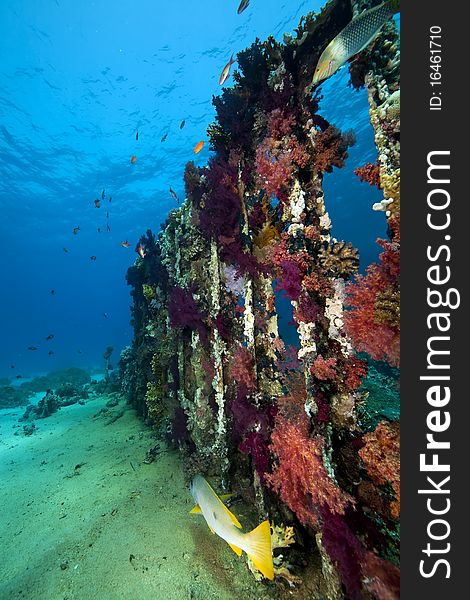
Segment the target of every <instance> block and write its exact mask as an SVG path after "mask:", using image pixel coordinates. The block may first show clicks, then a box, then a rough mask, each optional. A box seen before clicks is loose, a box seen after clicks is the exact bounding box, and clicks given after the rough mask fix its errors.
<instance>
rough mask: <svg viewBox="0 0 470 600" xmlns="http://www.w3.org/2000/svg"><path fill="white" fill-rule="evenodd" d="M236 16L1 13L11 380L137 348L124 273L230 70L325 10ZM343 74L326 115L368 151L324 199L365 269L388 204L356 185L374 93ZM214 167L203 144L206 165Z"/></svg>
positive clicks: (334, 179) (189, 8) (205, 2)
mask: <svg viewBox="0 0 470 600" xmlns="http://www.w3.org/2000/svg"><path fill="white" fill-rule="evenodd" d="M238 4H239V2H238V0H230V1H227V2H220V0H201V1H200V2H197V3H196V2H188V1H182V0H175V1H172V2H155V1H154V0H142V1H140V2H139V3H124V2H115V1H113V2H111V0H95V1H91V0H80V2H76V1H74V0H41V1H38V0H15V2H9V3H7V2H2V3H1V4H0V65H1V68H0V211H1V213H0V214H1V220H0V252H1V257H2V259H1V263H0V280H1V283H2V285H1V289H2V293H1V295H0V319H1V322H0V327H1V333H2V344H1V345H0V377H4V376H11V375H12V374H13V373H14V374H18V373H20V374H23V375H24V376H27V375H31V374H36V373H40V372H45V371H49V370H52V369H60V368H64V367H68V366H71V365H75V366H79V367H85V368H96V367H98V366H99V365H101V364H102V362H103V360H102V354H103V351H104V350H105V348H106V346H108V345H112V346H114V348H115V353H116V354H117V353H118V352H119V350H120V349H121V348H122V347H123V346H125V345H126V344H128V343H129V342H130V341H131V338H132V330H131V327H130V325H129V318H130V314H129V305H130V296H129V288H127V286H126V283H125V279H124V276H125V272H126V270H127V268H128V267H129V266H130V265H131V264H132V263H133V262H134V260H135V253H134V246H135V244H136V242H137V241H138V239H139V237H140V235H141V234H142V233H144V232H145V230H146V229H147V228H149V227H150V228H152V230H154V231H158V229H159V225H160V223H161V222H163V221H164V220H165V218H166V215H167V214H168V211H169V210H170V209H171V208H172V207H174V206H175V201H174V200H173V198H172V196H171V195H170V193H169V187H170V186H171V187H172V188H173V189H174V190H175V192H176V193H177V195H178V196H179V197H180V198H184V187H183V179H182V175H183V170H184V165H185V163H186V162H187V161H188V160H193V159H194V158H195V157H194V154H193V148H194V145H195V144H196V142H198V141H199V140H202V139H205V137H206V133H205V132H206V127H207V125H208V124H209V123H210V122H211V121H212V120H213V117H214V110H213V107H212V103H211V99H212V95H214V94H218V93H219V92H220V86H219V83H218V80H219V76H220V72H221V70H222V68H223V66H224V65H225V63H226V62H227V61H228V59H229V58H230V55H231V54H232V52H235V53H236V52H237V51H239V50H242V49H244V48H245V47H246V46H248V45H250V44H251V43H252V42H253V41H254V40H255V38H256V37H259V38H260V39H262V40H264V39H266V37H267V36H268V35H273V36H274V37H275V38H276V39H282V36H283V33H284V32H290V31H292V30H293V29H294V28H295V27H296V26H297V25H298V22H299V19H300V17H301V16H302V15H303V14H306V13H307V12H308V11H310V10H315V9H319V8H320V7H321V5H322V4H323V2H319V1H318V0H309V1H307V0H304V1H291V0H289V1H285V2H279V3H277V2H276V3H273V2H272V1H271V0H252V2H251V3H250V6H249V7H248V8H247V10H246V11H244V12H243V13H242V14H241V15H237V12H236V9H237V7H238ZM234 67H236V65H234ZM344 78H347V71H346V69H343V70H341V71H340V72H339V73H337V74H336V75H335V76H334V77H332V78H331V79H330V80H329V81H327V82H326V83H325V84H324V86H323V89H322V91H323V96H324V98H323V100H322V104H321V107H322V111H321V112H322V114H323V115H324V116H325V117H326V118H327V119H329V120H331V121H332V122H333V123H334V124H336V125H337V126H339V127H340V128H342V129H346V130H347V129H353V130H354V131H355V133H356V135H357V143H356V145H355V146H354V147H353V148H352V149H351V151H350V157H349V159H348V162H347V166H346V168H344V169H343V170H335V171H334V173H333V174H331V175H327V176H326V180H325V194H326V203H327V207H328V210H329V211H330V214H331V217H332V220H333V224H334V227H333V234H334V235H335V236H336V237H337V238H339V239H346V240H348V241H351V242H353V244H354V245H356V246H357V247H358V248H359V249H360V252H361V268H362V270H363V269H364V268H365V266H366V265H367V264H369V263H370V262H372V261H373V260H375V259H376V258H377V255H378V252H379V247H378V246H377V245H376V244H375V239H376V237H378V236H383V235H384V232H385V224H384V221H385V220H384V219H383V215H381V214H377V213H374V212H373V211H372V210H371V206H372V204H373V203H374V202H376V201H378V200H380V198H381V195H380V193H379V192H378V191H377V190H375V189H372V188H370V187H369V186H368V185H367V184H361V183H360V182H359V180H358V179H357V178H356V176H355V175H354V174H353V170H354V169H355V168H356V167H358V166H361V165H363V164H364V163H366V162H368V161H372V162H373V161H374V160H375V158H376V149H375V147H374V144H373V134H372V128H371V126H370V124H369V116H368V106H367V99H366V94H365V92H364V91H362V92H355V91H353V90H352V89H350V88H349V90H348V89H347V88H345V87H344V85H343V83H344ZM231 82H232V80H231V79H229V80H228V81H227V85H231ZM345 89H346V90H347V91H346V92H345ZM339 90H341V92H339ZM182 120H185V126H184V128H182V129H180V123H181V121H182ZM137 131H138V132H139V139H138V140H136V132H137ZM165 135H166V139H165V140H164V141H161V140H162V138H163V137H164V136H165ZM133 155H135V156H136V162H135V164H134V165H132V164H131V157H132V156H133ZM209 155H210V150H209V148H208V145H207V144H206V146H205V147H204V149H203V150H202V152H201V153H200V154H199V155H198V156H197V157H196V158H195V162H196V164H198V165H203V164H205V163H206V161H207V159H208V157H209ZM103 190H104V192H105V194H104V196H105V197H104V199H101V196H102V192H103ZM111 197H112V201H111V202H110V198H111ZM95 199H100V208H96V207H95V205H94V200H95ZM107 212H108V213H109V217H108V218H107V216H106V213H107ZM107 225H109V228H110V231H109V232H107V231H106V227H107ZM76 227H80V230H79V231H78V232H77V234H76V235H74V233H73V229H74V228H76ZM98 228H100V232H98ZM126 240H128V241H129V242H130V244H131V246H130V247H129V248H123V247H122V246H121V242H122V241H126ZM64 248H66V249H67V250H68V251H67V252H65V251H64ZM91 256H96V260H91V259H90V257H91ZM52 290H53V291H54V293H51V292H52ZM49 334H53V335H54V338H53V339H52V340H50V341H46V339H45V338H46V337H47V336H48V335H49ZM31 346H33V347H37V350H28V349H27V348H28V347H31ZM50 351H52V352H53V354H49V352H50ZM11 365H14V367H15V368H14V369H11Z"/></svg>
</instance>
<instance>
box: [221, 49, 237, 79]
mask: <svg viewBox="0 0 470 600" xmlns="http://www.w3.org/2000/svg"><path fill="white" fill-rule="evenodd" d="M234 62H235V61H234V60H233V54H232V56H231V57H230V60H229V61H228V63H227V64H226V65H225V67H224V68H223V70H222V73H221V74H220V78H219V83H220V85H224V83H225V82H226V81H227V79H228V78H229V77H230V67H231V66H232V65H233V63H234Z"/></svg>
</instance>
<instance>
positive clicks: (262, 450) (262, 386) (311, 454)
mask: <svg viewBox="0 0 470 600" xmlns="http://www.w3.org/2000/svg"><path fill="white" fill-rule="evenodd" d="M352 4H353V6H351V3H350V2H349V0H334V1H332V2H329V3H328V4H327V6H326V7H325V9H324V10H323V11H322V12H321V13H320V14H317V15H314V14H309V15H307V16H306V17H305V18H303V19H302V20H301V23H300V25H299V27H298V28H297V29H296V30H295V32H294V34H293V35H292V36H287V35H286V36H285V37H284V42H283V43H278V42H276V41H275V40H274V39H272V38H269V39H268V40H267V41H266V42H263V43H262V42H260V41H258V40H257V41H256V42H255V43H254V44H253V45H252V46H251V47H250V48H248V49H246V50H244V51H242V52H240V53H239V54H238V57H237V60H238V71H237V72H235V74H234V80H235V83H234V86H233V87H231V88H227V89H224V90H223V93H222V95H221V96H220V97H216V98H214V100H213V102H214V105H215V108H216V115H217V117H216V120H215V122H214V123H213V124H211V125H210V126H209V128H208V134H209V138H210V144H211V148H212V150H213V151H214V155H213V157H212V158H211V159H210V161H209V163H208V164H207V166H206V167H203V168H197V167H196V166H195V165H194V163H192V162H189V163H188V164H187V166H186V171H185V174H184V181H185V187H186V199H185V201H184V203H183V204H182V205H181V207H180V208H178V209H177V210H173V211H171V213H170V214H169V216H168V219H167V221H166V223H165V224H164V226H163V227H162V230H161V231H160V233H159V234H158V235H154V234H152V232H151V231H150V230H149V231H148V232H147V234H146V235H145V236H143V237H142V238H141V240H140V244H141V245H142V246H143V247H144V248H145V253H144V256H143V258H142V257H141V256H139V257H138V258H137V259H136V262H135V265H134V266H133V267H131V268H130V269H129V271H128V274H127V281H128V283H129V285H131V286H132V297H133V307H132V323H133V326H134V331H135V337H134V340H133V344H132V348H129V349H127V350H126V351H125V352H124V353H123V354H122V356H121V378H122V382H123V386H124V388H125V391H126V392H127V395H128V398H129V401H130V402H132V403H133V404H134V405H135V406H136V407H137V409H138V410H139V411H140V412H141V413H142V415H143V416H144V417H145V418H147V419H149V420H150V421H151V422H152V424H153V425H154V426H155V427H157V428H160V429H161V430H162V431H165V432H167V435H168V436H169V437H170V438H171V440H172V441H173V442H174V443H175V444H177V445H178V446H179V447H180V448H181V449H182V451H183V452H185V454H186V461H185V464H186V465H187V470H188V477H190V476H191V475H193V474H195V473H202V474H203V475H204V476H206V477H208V478H209V479H211V478H212V481H214V482H215V484H216V485H218V486H220V487H225V488H231V489H234V490H237V491H238V492H240V494H241V495H242V497H243V499H244V500H246V501H247V502H249V503H251V505H252V506H254V507H256V511H257V512H258V514H257V515H255V519H256V518H258V517H266V516H268V517H269V519H270V521H271V523H272V524H273V548H274V557H275V558H274V561H275V566H276V573H277V575H278V577H277V578H276V580H275V582H274V583H272V584H269V585H271V586H277V588H276V590H277V592H276V594H277V595H276V597H283V596H282V593H283V589H284V588H286V586H287V587H289V586H288V585H287V584H286V580H288V581H289V584H290V585H294V586H296V589H297V594H298V596H296V597H299V598H303V597H305V598H307V597H308V598H313V597H316V596H315V595H314V594H313V592H312V589H310V588H309V587H308V586H309V583H308V581H309V575H308V573H309V569H310V570H311V569H315V568H316V569H317V572H318V571H319V570H320V567H321V573H320V575H319V576H320V577H321V578H322V581H323V583H322V588H321V589H322V593H321V595H322V596H323V597H327V598H329V599H336V598H343V597H344V598H351V599H357V598H379V599H385V598H386V599H391V598H396V597H398V594H399V592H398V568H397V564H398V517H399V494H400V491H399V424H398V422H389V421H381V422H380V423H378V424H377V423H376V424H375V425H374V428H370V429H369V430H366V429H364V427H362V426H361V424H360V423H359V421H358V417H357V409H358V406H359V405H360V404H361V405H364V403H365V402H367V399H366V398H365V397H364V393H363V392H362V391H361V384H362V382H363V381H364V379H365V378H366V377H367V370H368V362H367V360H365V356H366V355H365V353H367V354H368V355H369V356H370V357H372V358H373V359H375V360H381V361H386V362H388V363H389V364H390V365H392V366H394V367H398V365H399V286H398V275H399V214H400V189H399V183H400V169H399V149H400V137H399V135H400V134H399V132H400V111H399V93H400V92H399V90H400V88H399V86H400V83H399V46H398V33H397V29H396V26H395V24H394V22H393V21H390V22H389V23H388V24H387V25H386V26H385V27H384V28H383V29H382V32H381V34H380V35H379V37H378V38H376V39H375V41H374V42H373V43H372V44H371V45H370V46H369V47H368V48H367V49H366V50H364V51H363V52H362V53H361V54H359V55H358V56H357V57H355V59H354V61H353V62H352V63H350V66H349V69H350V73H351V78H350V83H351V85H353V86H354V87H356V88H358V89H359V90H360V91H359V92H358V93H366V92H367V95H368V99H369V105H370V117H371V123H372V125H373V127H374V131H375V140H376V144H377V150H378V159H377V163H376V164H375V165H365V166H364V167H363V168H361V169H358V175H359V177H361V179H362V180H365V181H368V182H369V183H370V184H372V185H377V186H378V187H379V188H380V189H381V190H382V191H383V201H382V202H380V203H378V205H376V206H375V209H378V210H383V212H384V219H385V218H386V219H387V220H388V224H389V227H388V230H389V239H387V240H381V242H380V243H381V244H382V246H383V253H382V254H381V256H380V261H379V262H378V263H377V264H374V265H371V266H370V267H369V268H368V270H367V273H366V274H365V275H364V276H358V277H357V278H356V279H355V280H354V281H353V280H352V278H353V276H354V275H355V274H356V272H357V269H358V252H357V250H356V249H355V248H353V247H352V245H351V244H348V243H347V242H345V241H338V240H336V239H334V238H333V237H332V235H331V221H330V218H329V215H328V211H327V205H326V204H325V198H324V194H323V189H322V181H323V175H324V173H325V172H330V171H331V170H332V169H333V168H334V167H337V168H341V167H342V166H343V165H344V161H345V160H346V158H347V153H348V147H349V146H350V145H351V144H352V143H354V137H353V134H352V133H350V132H349V133H348V132H340V131H339V130H338V129H337V128H336V127H335V126H334V124H330V123H328V122H327V121H326V120H325V119H324V118H323V117H322V116H321V115H320V114H319V113H318V103H319V98H318V92H317V89H314V88H313V87H312V83H311V82H312V76H313V73H314V70H315V67H316V64H317V62H318V58H319V56H320V54H321V52H322V50H323V49H324V48H325V46H326V45H327V44H328V42H329V41H330V40H331V39H333V38H334V37H335V36H336V35H337V34H338V33H339V32H340V31H341V30H342V29H343V28H344V27H345V26H346V25H347V23H348V22H349V21H350V20H351V18H352V17H353V14H357V13H358V12H360V11H361V10H363V9H364V8H366V7H367V6H370V5H372V4H373V3H368V2H356V1H353V3H352ZM345 68H348V67H345ZM364 89H365V91H364ZM279 294H282V295H284V296H286V297H287V298H288V299H289V300H290V302H291V305H292V310H293V323H292V326H294V327H295V328H296V329H297V332H298V338H299V347H292V346H287V347H286V345H285V343H284V342H283V340H282V339H281V337H280V335H279V329H278V309H277V297H278V295H279ZM357 351H359V352H361V353H362V354H361V355H360V356H358V354H357ZM219 489H220V488H219ZM277 545H278V546H284V548H283V550H282V556H279V551H277V550H276V546H277ZM315 557H316V558H315ZM319 565H320V567H319ZM289 597H290V596H289ZM318 597H320V596H318Z"/></svg>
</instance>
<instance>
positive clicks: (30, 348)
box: [28, 346, 37, 352]
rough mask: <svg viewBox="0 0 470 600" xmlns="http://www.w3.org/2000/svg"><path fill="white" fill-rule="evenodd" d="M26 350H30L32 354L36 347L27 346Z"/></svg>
mask: <svg viewBox="0 0 470 600" xmlns="http://www.w3.org/2000/svg"><path fill="white" fill-rule="evenodd" d="M28 350H31V351H32V352H34V350H37V348H36V346H28Z"/></svg>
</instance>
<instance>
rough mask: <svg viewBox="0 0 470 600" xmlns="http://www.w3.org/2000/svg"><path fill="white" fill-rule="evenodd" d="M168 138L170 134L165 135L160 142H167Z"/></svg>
mask: <svg viewBox="0 0 470 600" xmlns="http://www.w3.org/2000/svg"><path fill="white" fill-rule="evenodd" d="M167 137H168V133H165V135H164V136H163V137H162V139H161V140H160V141H161V142H164V141H165V140H166V138H167Z"/></svg>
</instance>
